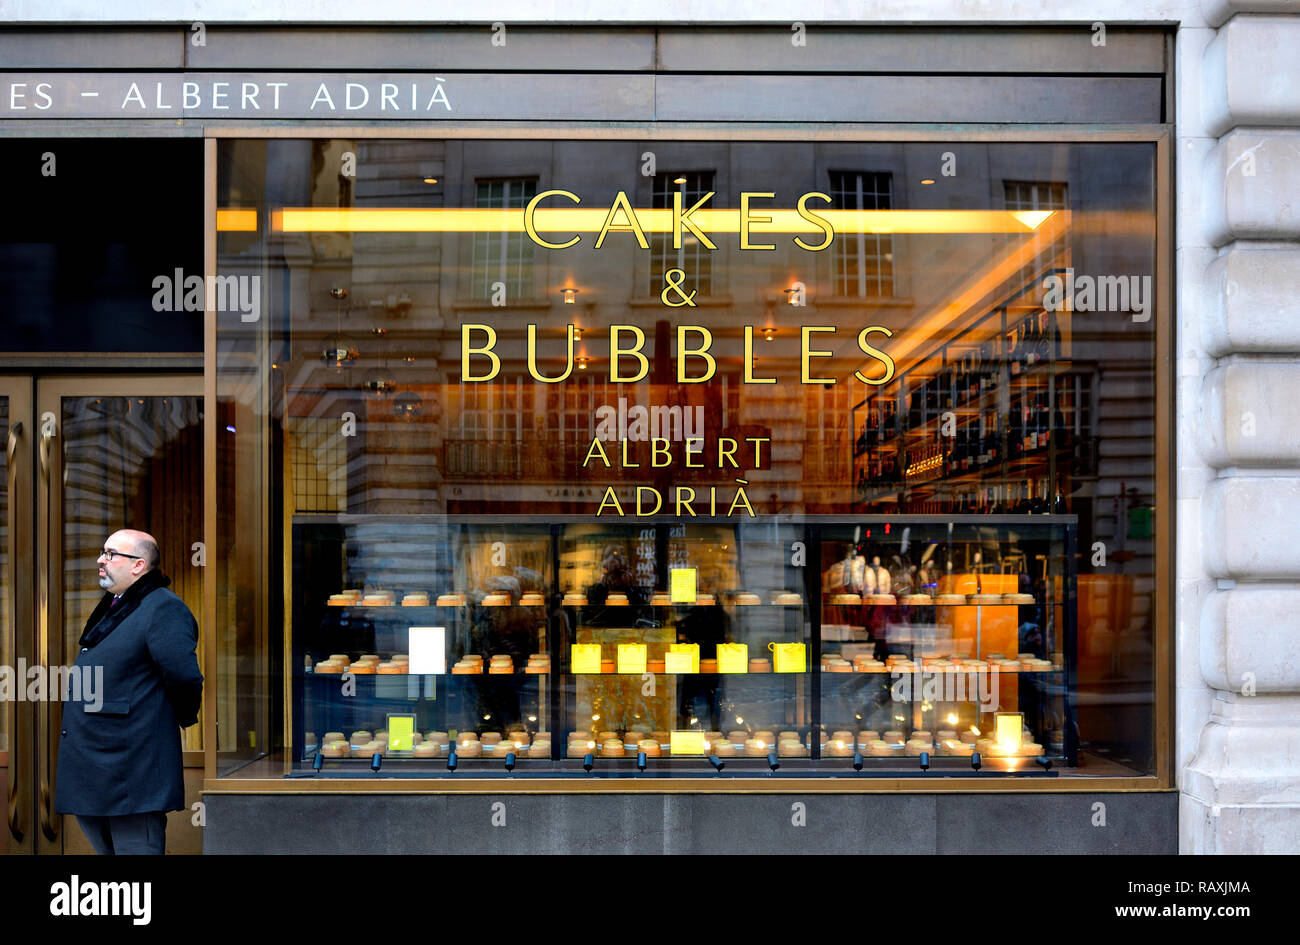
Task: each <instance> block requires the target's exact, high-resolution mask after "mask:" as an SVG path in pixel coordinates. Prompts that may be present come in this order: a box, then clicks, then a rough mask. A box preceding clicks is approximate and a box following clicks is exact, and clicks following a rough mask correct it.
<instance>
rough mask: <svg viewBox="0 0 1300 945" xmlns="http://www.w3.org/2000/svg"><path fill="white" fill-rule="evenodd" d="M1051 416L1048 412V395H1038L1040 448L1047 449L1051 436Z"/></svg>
mask: <svg viewBox="0 0 1300 945" xmlns="http://www.w3.org/2000/svg"><path fill="white" fill-rule="evenodd" d="M1051 421H1052V417H1051V414H1050V413H1048V410H1047V395H1046V394H1039V395H1038V423H1037V428H1038V448H1039V449H1045V448H1046V447H1047V443H1048V438H1049V437H1050V436H1051Z"/></svg>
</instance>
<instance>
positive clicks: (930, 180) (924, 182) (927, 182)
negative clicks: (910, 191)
mask: <svg viewBox="0 0 1300 945" xmlns="http://www.w3.org/2000/svg"><path fill="white" fill-rule="evenodd" d="M921 183H922V184H933V183H934V178H933V177H927V178H925V179H924V180H922V181H921Z"/></svg>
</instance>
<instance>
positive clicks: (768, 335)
mask: <svg viewBox="0 0 1300 945" xmlns="http://www.w3.org/2000/svg"><path fill="white" fill-rule="evenodd" d="M774 335H776V329H775V328H764V329H763V340H764V341H771V340H772V338H773V336H774Z"/></svg>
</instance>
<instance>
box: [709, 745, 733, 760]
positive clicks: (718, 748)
mask: <svg viewBox="0 0 1300 945" xmlns="http://www.w3.org/2000/svg"><path fill="white" fill-rule="evenodd" d="M709 751H711V752H712V753H713V754H715V755H717V756H718V757H719V758H735V757H736V756H737V755H738V754H740V751H741V749H740V748H737V747H736V746H735V745H733V744H732V743H731V742H717V743H716V744H712V745H710V746H709Z"/></svg>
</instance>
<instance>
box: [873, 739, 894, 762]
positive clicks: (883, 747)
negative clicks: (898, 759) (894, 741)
mask: <svg viewBox="0 0 1300 945" xmlns="http://www.w3.org/2000/svg"><path fill="white" fill-rule="evenodd" d="M894 751H895V749H894V746H892V745H890V743H889V742H887V741H884V740H882V739H876V740H875V741H872V742H868V743H867V754H868V755H872V756H874V757H876V758H883V757H888V756H892V755H893V754H894Z"/></svg>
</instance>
